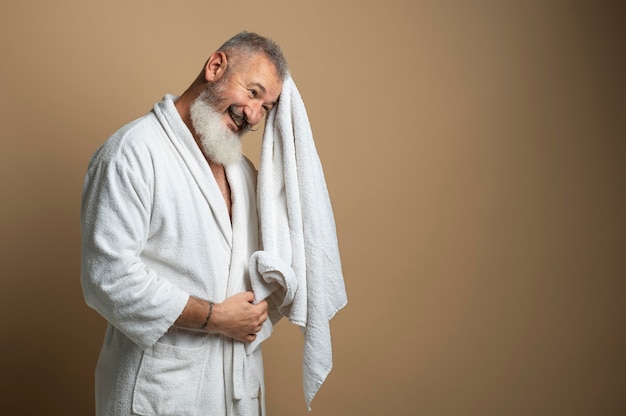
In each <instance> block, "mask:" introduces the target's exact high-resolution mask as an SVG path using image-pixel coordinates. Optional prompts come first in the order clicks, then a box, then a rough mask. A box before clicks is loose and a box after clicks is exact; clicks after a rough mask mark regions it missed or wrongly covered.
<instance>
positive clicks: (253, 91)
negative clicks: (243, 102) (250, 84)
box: [248, 90, 258, 97]
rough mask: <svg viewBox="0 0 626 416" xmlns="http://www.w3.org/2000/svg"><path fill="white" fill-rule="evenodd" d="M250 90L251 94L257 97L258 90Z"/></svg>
mask: <svg viewBox="0 0 626 416" xmlns="http://www.w3.org/2000/svg"><path fill="white" fill-rule="evenodd" d="M248 91H249V92H250V95H251V96H253V97H256V96H257V94H258V93H257V92H256V90H248Z"/></svg>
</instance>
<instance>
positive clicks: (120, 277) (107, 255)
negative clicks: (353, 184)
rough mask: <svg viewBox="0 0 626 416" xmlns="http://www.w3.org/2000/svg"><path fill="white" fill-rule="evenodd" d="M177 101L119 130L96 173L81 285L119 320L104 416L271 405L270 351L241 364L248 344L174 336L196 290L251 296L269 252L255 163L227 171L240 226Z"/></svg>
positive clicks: (205, 294) (106, 353)
mask: <svg viewBox="0 0 626 416" xmlns="http://www.w3.org/2000/svg"><path fill="white" fill-rule="evenodd" d="M174 100H175V97H173V96H166V97H165V98H164V99H163V101H161V102H159V103H157V104H155V106H154V109H153V111H152V112H150V113H149V114H147V115H146V116H144V117H142V118H140V119H138V120H135V121H133V122H131V123H129V124H128V125H126V126H124V127H123V128H121V129H120V130H119V131H117V132H116V133H115V134H114V135H113V136H112V137H111V138H110V139H109V140H108V141H107V142H106V143H105V144H104V145H103V146H102V147H101V148H100V149H99V150H98V151H97V152H96V153H95V154H94V156H93V158H92V160H91V161H90V164H89V167H88V171H87V174H86V177H85V183H84V188H83V204H82V213H81V225H82V233H83V246H82V249H83V256H82V270H81V282H82V286H83V292H84V296H85V300H86V302H87V303H88V304H89V305H90V306H91V307H93V308H94V309H95V310H97V311H98V312H99V313H100V314H101V315H102V316H103V317H104V318H106V319H107V321H108V322H109V325H108V328H107V332H106V336H105V340H104V344H103V346H102V350H101V353H100V357H99V360H98V365H97V369H96V407H97V414H98V415H117V416H119V415H130V414H133V415H135V414H137V415H176V416H184V415H200V414H202V415H205V414H210V415H226V414H236V415H239V414H249V413H250V411H251V410H252V409H250V407H251V406H255V407H261V408H263V407H264V403H263V402H264V384H263V367H262V366H263V364H262V357H261V349H260V348H257V349H255V350H254V351H248V355H247V356H246V359H245V360H244V361H243V362H233V359H232V357H233V351H234V350H235V349H237V350H241V348H242V347H241V345H236V344H237V341H233V340H232V339H229V338H226V337H221V336H219V335H206V334H199V333H197V332H189V331H184V330H176V329H171V327H172V324H173V323H174V321H175V320H176V319H177V318H178V317H179V316H180V314H181V312H182V310H183V309H184V307H185V305H186V302H187V300H188V297H189V295H194V296H197V297H199V298H203V299H209V300H213V301H215V302H221V301H223V300H224V299H225V298H227V297H228V296H231V295H233V294H235V293H239V292H242V291H246V290H250V284H249V276H248V272H247V264H248V259H249V258H250V256H251V254H252V253H253V252H254V251H255V250H258V248H259V241H258V240H259V238H258V223H257V222H258V220H257V216H256V209H255V206H256V201H255V186H256V171H255V169H254V167H253V166H252V164H251V163H250V162H249V161H248V160H247V159H245V158H244V159H242V161H241V162H240V163H238V164H235V165H232V166H228V167H227V168H226V175H227V178H228V181H229V184H230V187H231V194H232V224H231V219H230V218H229V214H228V211H227V208H226V204H225V202H224V199H223V197H222V195H221V192H220V190H219V187H218V185H217V183H216V181H215V179H214V177H213V175H212V173H211V170H210V168H209V166H208V164H207V162H206V160H205V159H204V157H203V155H202V153H201V152H200V149H199V148H198V146H197V145H196V143H195V141H194V139H193V137H192V135H191V133H190V131H189V130H188V129H187V127H186V126H185V124H184V123H183V121H182V119H181V118H180V116H179V114H178V112H177V111H176V108H175V106H174ZM272 316H273V317H275V318H276V317H278V316H279V315H277V314H272ZM277 319H278V318H277ZM254 398H258V402H257V401H255V400H257V399H254ZM263 412H264V410H262V413H263ZM255 413H256V412H255V411H253V412H252V414H255Z"/></svg>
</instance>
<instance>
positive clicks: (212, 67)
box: [204, 51, 228, 82]
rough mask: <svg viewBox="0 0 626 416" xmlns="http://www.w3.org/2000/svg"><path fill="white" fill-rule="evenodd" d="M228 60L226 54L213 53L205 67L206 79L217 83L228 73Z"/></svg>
mask: <svg viewBox="0 0 626 416" xmlns="http://www.w3.org/2000/svg"><path fill="white" fill-rule="evenodd" d="M227 65H228V58H227V57H226V54H225V53H224V52H220V51H217V52H213V53H212V54H211V56H209V59H208V60H207V61H206V64H205V66H204V79H205V80H207V81H209V82H213V81H217V80H218V79H220V78H221V77H222V75H224V73H225V72H226V66H227Z"/></svg>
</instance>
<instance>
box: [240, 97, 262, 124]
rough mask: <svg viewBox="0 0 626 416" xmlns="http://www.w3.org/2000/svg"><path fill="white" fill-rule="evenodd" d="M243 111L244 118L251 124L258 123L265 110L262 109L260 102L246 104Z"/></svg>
mask: <svg viewBox="0 0 626 416" xmlns="http://www.w3.org/2000/svg"><path fill="white" fill-rule="evenodd" d="M244 111H245V113H246V119H247V120H248V123H250V124H251V125H253V126H254V125H256V124H259V123H260V122H261V120H262V119H263V117H264V116H265V110H264V109H263V104H261V103H256V102H255V103H251V104H250V105H248V106H246V109H245V110H244Z"/></svg>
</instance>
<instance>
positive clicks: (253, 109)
mask: <svg viewBox="0 0 626 416" xmlns="http://www.w3.org/2000/svg"><path fill="white" fill-rule="evenodd" d="M244 60H245V62H240V61H244ZM231 61H232V60H231ZM233 66H236V68H233ZM220 81H221V82H220V84H221V85H217V86H216V88H217V89H218V90H220V91H216V92H217V93H218V94H219V95H220V96H221V97H220V98H221V100H219V101H218V102H215V103H214V104H215V106H214V109H215V111H217V112H218V113H221V114H222V115H223V120H224V123H225V125H226V126H227V127H228V128H229V129H230V130H231V131H232V132H233V133H240V134H243V133H244V132H245V131H246V130H249V129H250V128H251V127H254V126H255V125H256V124H258V123H260V122H261V121H262V120H263V118H264V117H265V116H266V115H267V113H268V112H269V111H270V110H271V109H272V108H273V107H274V105H276V101H278V97H279V95H280V91H281V89H282V81H281V79H280V78H279V77H278V74H277V72H276V69H275V67H274V65H272V64H271V63H270V61H269V60H268V59H267V58H266V57H265V56H263V55H262V54H257V55H254V56H252V57H249V58H248V57H246V58H239V59H237V62H236V65H233V64H231V70H230V71H227V72H226V73H225V74H224V76H223V78H222V79H221V80H220Z"/></svg>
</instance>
